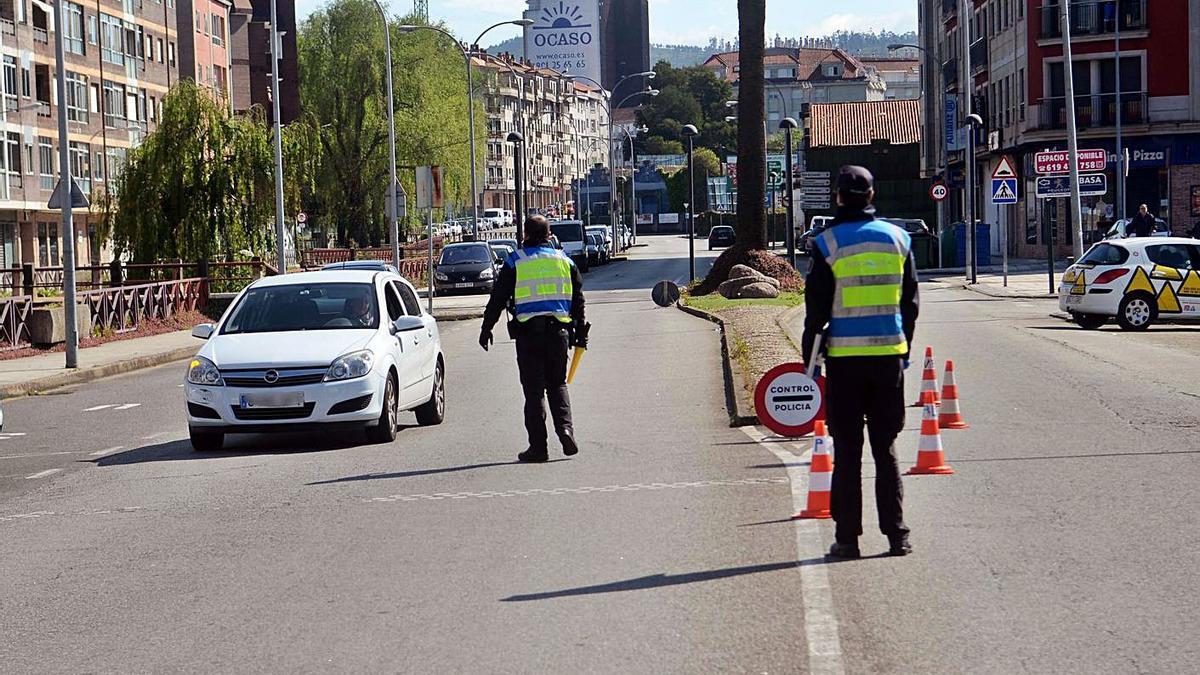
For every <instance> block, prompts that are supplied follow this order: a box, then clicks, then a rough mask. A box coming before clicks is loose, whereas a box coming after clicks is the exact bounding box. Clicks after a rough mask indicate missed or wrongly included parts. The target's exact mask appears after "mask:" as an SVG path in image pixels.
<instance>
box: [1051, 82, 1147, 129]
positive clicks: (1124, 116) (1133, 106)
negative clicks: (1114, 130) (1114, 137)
mask: <svg viewBox="0 0 1200 675" xmlns="http://www.w3.org/2000/svg"><path fill="white" fill-rule="evenodd" d="M1039 103H1040V108H1041V116H1040V120H1039V122H1040V124H1039V128H1041V129H1066V128H1067V99H1066V97H1065V96H1052V97H1048V98H1044V99H1042V100H1041V101H1040V102H1039ZM1120 104H1121V124H1122V125H1125V124H1146V123H1147V122H1149V121H1150V117H1149V108H1148V107H1147V101H1146V92H1144V91H1139V92H1124V93H1122V94H1121V95H1120ZM1075 122H1076V124H1077V125H1078V126H1079V127H1080V128H1081V129H1086V128H1090V127H1112V126H1116V124H1117V94H1115V93H1110V94H1081V95H1079V96H1076V97H1075Z"/></svg>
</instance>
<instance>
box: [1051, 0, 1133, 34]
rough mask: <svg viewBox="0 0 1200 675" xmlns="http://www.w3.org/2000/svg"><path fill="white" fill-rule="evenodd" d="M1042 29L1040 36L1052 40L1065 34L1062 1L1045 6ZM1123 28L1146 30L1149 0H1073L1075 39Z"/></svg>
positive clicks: (1072, 15)
mask: <svg viewBox="0 0 1200 675" xmlns="http://www.w3.org/2000/svg"><path fill="white" fill-rule="evenodd" d="M1041 12H1042V17H1041V18H1042V30H1041V33H1040V34H1039V38H1040V39H1043V40H1050V39H1055V38H1061V37H1062V8H1061V6H1060V5H1059V3H1058V2H1056V1H1054V0H1047V3H1046V4H1045V5H1044V6H1043V7H1042V8H1041ZM1118 21H1119V22H1120V26H1121V30H1122V31H1123V32H1124V31H1140V30H1146V29H1147V28H1148V27H1149V25H1150V24H1149V23H1147V20H1146V0H1092V1H1091V2H1072V3H1071V38H1072V39H1075V38H1086V37H1090V36H1104V35H1112V34H1114V33H1116V30H1117V24H1118Z"/></svg>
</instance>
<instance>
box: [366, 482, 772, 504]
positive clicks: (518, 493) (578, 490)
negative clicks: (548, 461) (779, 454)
mask: <svg viewBox="0 0 1200 675" xmlns="http://www.w3.org/2000/svg"><path fill="white" fill-rule="evenodd" d="M787 482H788V481H787V479H786V478H743V479H740V480H702V481H684V482H678V483H633V484H630V485H604V486H598V487H574V488H532V489H529V490H503V491H492V490H486V491H484V492H435V493H433V494H418V495H388V496H387V497H372V498H370V499H365V500H363V501H367V502H415V501H421V500H439V499H490V498H492V497H501V498H503V497H535V496H548V497H549V496H561V495H569V494H577V495H583V494H589V493H592V492H638V491H642V490H678V489H683V488H708V487H734V486H746V485H779V484H786V483H787Z"/></svg>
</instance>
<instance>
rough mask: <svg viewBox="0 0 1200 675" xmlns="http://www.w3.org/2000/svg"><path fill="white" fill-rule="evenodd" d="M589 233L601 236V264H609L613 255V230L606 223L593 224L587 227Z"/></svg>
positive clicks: (599, 258)
mask: <svg viewBox="0 0 1200 675" xmlns="http://www.w3.org/2000/svg"><path fill="white" fill-rule="evenodd" d="M586 231H587V233H588V234H594V235H596V236H597V237H599V238H600V255H599V257H598V263H597V264H599V265H607V264H608V261H609V259H610V258H611V257H612V231H611V230H610V229H609V228H608V226H606V225H592V226H591V227H588V228H586Z"/></svg>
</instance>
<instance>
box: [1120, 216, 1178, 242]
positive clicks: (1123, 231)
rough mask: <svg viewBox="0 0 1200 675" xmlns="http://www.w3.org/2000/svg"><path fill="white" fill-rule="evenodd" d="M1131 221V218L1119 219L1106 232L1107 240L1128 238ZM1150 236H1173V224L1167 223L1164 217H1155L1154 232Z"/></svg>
mask: <svg viewBox="0 0 1200 675" xmlns="http://www.w3.org/2000/svg"><path fill="white" fill-rule="evenodd" d="M1129 222H1130V221H1129V219H1126V218H1122V219H1121V220H1118V221H1117V222H1115V223H1113V224H1112V227H1110V228H1108V232H1105V233H1104V238H1105V240H1108V239H1126V238H1128V237H1129V232H1128V227H1129ZM1150 236H1151V237H1170V236H1171V226H1170V225H1167V222H1166V221H1165V220H1163V219H1162V218H1155V219H1154V233H1153V234H1151V235H1150Z"/></svg>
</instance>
